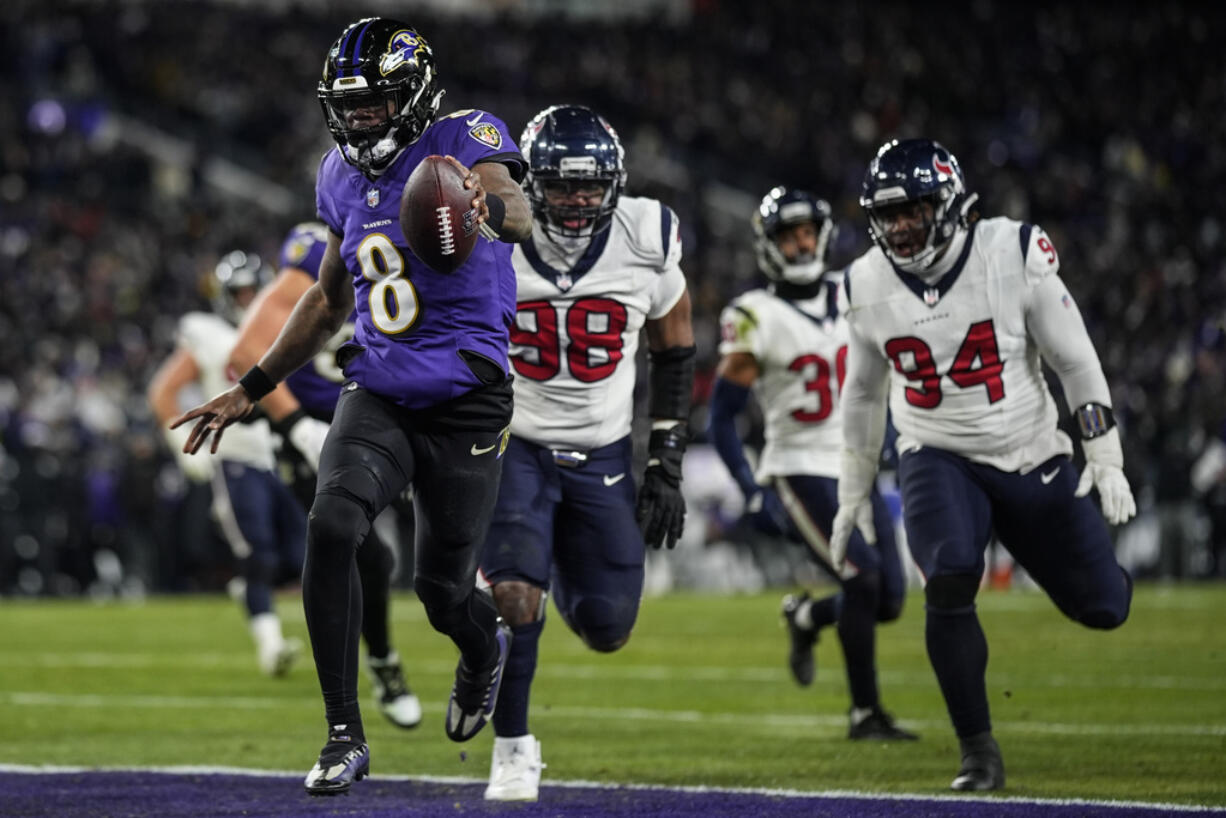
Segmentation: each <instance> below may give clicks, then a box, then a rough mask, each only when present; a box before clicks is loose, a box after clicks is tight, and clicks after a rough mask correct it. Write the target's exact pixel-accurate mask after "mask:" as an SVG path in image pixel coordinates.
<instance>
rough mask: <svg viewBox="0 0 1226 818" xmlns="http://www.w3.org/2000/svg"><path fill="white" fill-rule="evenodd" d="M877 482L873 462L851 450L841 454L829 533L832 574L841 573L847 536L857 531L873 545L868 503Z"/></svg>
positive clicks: (872, 458) (870, 508)
mask: <svg viewBox="0 0 1226 818" xmlns="http://www.w3.org/2000/svg"><path fill="white" fill-rule="evenodd" d="M876 479H877V458H876V457H873V456H871V455H868V454H866V453H864V452H858V451H854V450H852V449H844V450H843V461H842V464H841V465H840V468H839V510H838V511H837V512H835V515H834V525H833V526H832V527H831V532H830V559H831V561H832V562H833V563H834V569H835V570H836V571H842V570H843V563H844V561H845V560H846V559H847V542H848V540H850V539H851V532H852V531H854V530H855V529H857V528H858V529H860V533H861V534H862V535H863V536H864V539H865V541H866V542H868V543H869V544H870V545H873V544H875V543H876V542H877V529H876V527H875V526H874V525H873V504H872V501H871V500H870V499H869V498H870V495H871V494H872V492H873V482H874V481H875V480H876Z"/></svg>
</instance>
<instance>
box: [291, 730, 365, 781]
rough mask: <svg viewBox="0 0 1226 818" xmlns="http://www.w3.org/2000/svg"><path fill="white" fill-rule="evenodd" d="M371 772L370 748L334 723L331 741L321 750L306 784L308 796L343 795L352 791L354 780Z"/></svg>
mask: <svg viewBox="0 0 1226 818" xmlns="http://www.w3.org/2000/svg"><path fill="white" fill-rule="evenodd" d="M368 775H370V747H368V746H367V745H366V742H364V741H359V740H357V739H356V737H354V736H352V735H350V734H349V733H348V732H347V731H346V730H345V725H343V724H334V725H332V729H331V730H329V731H328V743H327V744H325V745H324V748H323V749H322V750H320V752H319V760H318V761H316V762H315V766H314V767H312V768H311V771H310V772H309V773H307V775H306V780H305V781H303V782H302V783H303V786H305V787H306V791H307V794H308V795H341V794H346V793H348V792H349V788H350V787H351V786H353V782H355V781H361V780H362V779H363V778H365V777H366V776H368Z"/></svg>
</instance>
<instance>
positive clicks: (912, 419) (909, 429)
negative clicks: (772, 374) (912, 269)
mask: <svg viewBox="0 0 1226 818" xmlns="http://www.w3.org/2000/svg"><path fill="white" fill-rule="evenodd" d="M1059 269H1060V262H1059V259H1058V257H1057V256H1056V250H1055V247H1053V245H1052V243H1051V240H1050V239H1049V238H1048V237H1047V235H1046V234H1045V233H1044V232H1043V231H1042V230H1041V229H1040V228H1038V227H1035V226H1033V225H1029V224H1022V223H1021V222H1017V221H1014V220H1012V219H1006V218H993V219H985V220H982V221H979V222H976V223H975V224H973V225H972V226H971V230H970V235H969V236H967V239H966V241H965V243H964V244H963V246H962V247H961V248H960V252H959V255H958V258H957V259H956V261H955V263H954V266H953V267H952V268H951V269H950V271H949V272H947V273H946V274H945V275H944V276H942V277H941V278H940V279H939V280H937V281H936V282H934V283H932V284H926V283H924V282H922V281H921V280H920V279H919V278H917V277H915V276H911V275H908V274H905V273H899V272H898V271H896V270H895V269H894V267H893V266H892V265H891V264H890V263H889V261H887V260H886V258H885V255H884V254H883V253H882V251H881V250H880V249H879V248H876V247H874V248H873V249H872V250H870V251H869V252H868V253H866V254H865V255H863V256H861V257H860V258H859V259H857V260H856V261H855V262H853V263H852V265H851V267H850V268H849V269H848V274H847V284H846V285H845V286H846V295H847V298H848V301H849V309H848V312H847V317H848V321H849V322H850V325H851V330H852V334H853V343H852V345H851V348H852V352H851V354H852V355H853V356H854V355H857V354H859V352H860V350H861V349H862V348H864V347H862V346H861V344H864V345H871V346H872V347H873V349H874V350H875V352H876V354H878V355H881V356H882V357H883V358H884V359H885V360H886V361H888V366H889V367H890V370H889V372H890V374H889V378H890V385H889V391H890V398H889V402H890V411H891V413H892V415H893V419H894V425H895V426H896V427H897V429H898V433H899V438H898V450H899V452H900V453H901V452H904V451H907V450H909V449H915V448H918V447H921V446H932V447H934V448H938V449H943V450H946V451H950V452H954V453H955V454H959V455H961V456H963V457H966V458H968V459H970V460H973V461H976V462H979V463H986V464H988V465H991V466H995V467H996V468H998V469H1001V470H1002V471H1006V472H1016V471H1022V472H1025V471H1029V470H1030V469H1033V468H1035V467H1036V466H1039V465H1041V464H1042V463H1044V462H1045V461H1047V460H1048V459H1050V458H1051V457H1054V456H1055V455H1058V454H1066V455H1067V454H1071V453H1072V444H1071V442H1070V440H1069V438H1068V436H1067V435H1065V434H1064V433H1063V432H1061V431H1059V430H1058V429H1057V421H1058V417H1057V412H1056V405H1055V402H1054V400H1053V399H1052V396H1051V394H1050V392H1048V389H1047V385H1046V382H1045V381H1044V379H1043V371H1042V362H1041V359H1040V351H1039V348H1038V345H1037V344H1036V343H1035V342H1034V340H1033V338H1032V337H1031V335H1030V333H1029V332H1028V330H1027V311H1028V309H1029V307H1028V305H1029V303H1030V300H1031V295H1032V293H1033V291H1034V289H1035V288H1036V287H1037V286H1038V285H1039V284H1040V283H1041V282H1042V281H1043V280H1044V279H1046V278H1048V277H1049V276H1054V275H1056V274H1057V273H1058V272H1059ZM1064 299H1065V301H1064V306H1065V307H1066V308H1068V309H1074V306H1073V305H1072V302H1071V297H1070V296H1068V295H1067V294H1065V296H1064Z"/></svg>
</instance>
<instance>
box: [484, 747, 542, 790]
mask: <svg viewBox="0 0 1226 818" xmlns="http://www.w3.org/2000/svg"><path fill="white" fill-rule="evenodd" d="M544 767H545V765H544V764H543V763H542V762H541V743H540V742H539V741H537V740H536V737H535V736H533V735H532V734H531V733H529V734H528V735H526V736H519V737H517V738H502V737H501V736H495V737H494V754H493V757H492V758H491V759H490V784H489V786H488V787H486V788H485V800H486V801H535V800H536V799H537V795H538V792H539V790H540V787H541V770H542V769H543V768H544Z"/></svg>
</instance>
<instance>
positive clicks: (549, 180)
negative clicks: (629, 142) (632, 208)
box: [520, 105, 626, 244]
mask: <svg viewBox="0 0 1226 818" xmlns="http://www.w3.org/2000/svg"><path fill="white" fill-rule="evenodd" d="M520 147H521V149H522V150H523V153H524V158H525V159H526V160H527V162H528V172H527V173H526V174H525V177H524V192H525V193H526V194H527V196H528V201H529V202H530V203H531V204H532V213H533V216H534V217H535V219H536V222H537V224H539V225H540V226H541V228H542V229H543V230H544V231H545V233H546V235H548V236H549V238H551V239H553V240H554V241H557V242H559V243H562V244H572V243H575V242H576V241H577V240H583V239H587V240H590V239H591V238H592V237H593V236H596V235H597V234H599V233H600V232H602V231H604V230H606V229H607V228H608V227H609V225H610V224H612V222H613V213H614V211H615V210H616V209H617V202H618V199H619V198H620V196H621V192H622V188H623V187H624V186H625V184H626V166H625V151H624V150H623V149H622V144H621V140H620V139H619V138H618V136H617V132H616V131H614V130H613V127H612V126H611V125H609V123H608V122H606V121H605V119H604V117H602V116H600V115H599V114H597V113H596V112H595V111H592V110H591V109H589V108H586V107H584V106H581V105H555V106H553V107H551V108H547V109H545V110H544V111H541V112H540V113H539V114H537V115H536V116H535V117H533V118H532V120H531V121H530V122H529V123H528V125H527V127H525V128H524V133H523V136H521V137H520Z"/></svg>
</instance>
